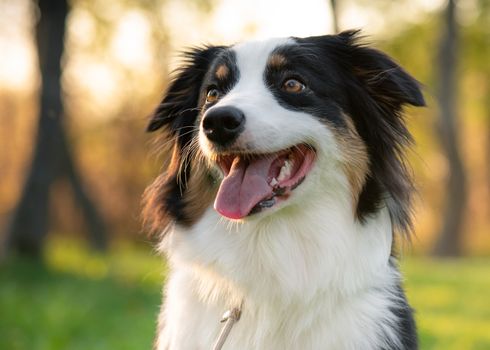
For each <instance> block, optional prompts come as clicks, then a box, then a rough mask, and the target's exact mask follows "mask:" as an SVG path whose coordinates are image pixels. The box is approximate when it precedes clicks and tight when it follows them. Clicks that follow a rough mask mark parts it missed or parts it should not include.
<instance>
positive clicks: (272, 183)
mask: <svg viewBox="0 0 490 350" xmlns="http://www.w3.org/2000/svg"><path fill="white" fill-rule="evenodd" d="M278 183H279V182H278V181H277V179H276V178H275V177H273V178H272V180H271V183H270V185H271V186H275V185H277V184H278Z"/></svg>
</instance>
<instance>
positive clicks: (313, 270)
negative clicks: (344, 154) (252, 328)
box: [162, 197, 396, 307]
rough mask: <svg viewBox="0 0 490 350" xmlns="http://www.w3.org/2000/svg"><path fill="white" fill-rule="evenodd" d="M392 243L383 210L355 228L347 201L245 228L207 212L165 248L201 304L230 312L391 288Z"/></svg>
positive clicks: (310, 204) (309, 206)
mask: <svg viewBox="0 0 490 350" xmlns="http://www.w3.org/2000/svg"><path fill="white" fill-rule="evenodd" d="M391 245H392V224H391V220H390V217H389V214H388V210H387V209H386V208H382V209H380V210H379V212H378V213H377V214H376V215H373V216H372V217H369V218H368V219H367V220H366V221H365V222H364V223H360V222H358V221H357V220H356V219H354V218H353V215H352V212H351V208H350V207H349V203H345V202H342V201H340V200H339V199H338V198H332V200H330V201H329V200H325V197H323V199H322V200H321V201H320V200H318V201H315V200H314V198H310V200H309V201H307V202H305V203H304V204H303V203H302V204H301V205H300V204H297V205H292V206H290V207H289V208H283V209H282V210H280V211H279V212H277V213H274V215H271V216H269V217H264V218H259V219H254V220H247V221H245V222H243V223H237V222H230V221H227V220H224V219H223V218H220V217H219V214H217V213H216V212H215V211H214V210H213V209H212V208H209V210H208V211H207V212H206V213H205V214H204V216H203V217H202V219H201V220H200V221H199V222H198V223H197V224H196V225H195V226H193V227H192V228H191V229H183V228H179V227H175V228H174V230H173V232H172V233H171V234H170V235H168V237H167V238H166V239H165V241H164V243H163V245H162V248H163V249H164V250H165V251H166V252H167V254H168V255H169V258H170V261H171V264H172V265H174V266H175V267H178V268H180V269H185V270H186V271H187V273H189V274H192V275H193V279H194V280H195V282H196V286H198V294H199V295H198V296H199V298H201V299H202V300H206V301H209V302H214V301H217V300H218V299H223V298H224V299H226V300H227V304H228V305H227V306H228V307H233V306H234V305H236V304H237V303H239V302H240V301H241V300H242V299H244V298H245V299H246V300H247V299H248V302H250V300H257V301H260V302H261V303H267V302H270V303H273V304H282V305H284V306H286V305H290V304H291V303H296V302H301V303H308V302H309V301H311V300H312V299H313V298H315V297H317V296H318V294H323V293H327V294H329V295H330V297H332V300H335V299H336V297H337V296H341V295H342V297H348V296H352V295H355V294H357V293H359V292H360V291H363V290H366V289H369V288H372V287H379V286H381V287H382V286H383V285H386V284H390V285H391V284H392V283H393V282H394V278H396V276H393V273H391V272H388V271H391V270H392V269H391V268H390V266H389V260H390V254H391Z"/></svg>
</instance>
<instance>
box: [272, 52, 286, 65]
mask: <svg viewBox="0 0 490 350" xmlns="http://www.w3.org/2000/svg"><path fill="white" fill-rule="evenodd" d="M286 63H287V59H286V57H284V56H283V55H281V54H278V53H274V54H272V55H271V57H269V61H268V65H269V66H270V67H272V68H282V67H284V66H285V65H286Z"/></svg>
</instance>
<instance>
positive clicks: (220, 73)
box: [215, 64, 230, 80]
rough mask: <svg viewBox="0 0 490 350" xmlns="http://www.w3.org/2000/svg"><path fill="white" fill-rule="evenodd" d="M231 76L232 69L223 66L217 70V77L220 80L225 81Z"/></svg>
mask: <svg viewBox="0 0 490 350" xmlns="http://www.w3.org/2000/svg"><path fill="white" fill-rule="evenodd" d="M228 74H230V68H228V67H227V66H226V65H225V64H222V65H220V66H219V67H218V69H216V73H215V76H216V78H218V79H220V80H225V79H226V78H227V77H228Z"/></svg>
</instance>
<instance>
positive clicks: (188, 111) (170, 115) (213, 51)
mask: <svg viewBox="0 0 490 350" xmlns="http://www.w3.org/2000/svg"><path fill="white" fill-rule="evenodd" d="M223 49H224V47H223V46H207V47H204V48H194V49H192V50H190V51H187V52H185V53H184V58H185V62H184V65H183V66H182V67H181V68H180V69H178V70H177V72H176V73H177V75H176V77H175V78H174V79H173V80H172V82H171V83H170V86H169V88H168V90H167V92H166V94H165V96H164V98H163V100H162V102H161V103H160V105H159V106H158V107H157V109H156V110H155V113H154V114H153V116H152V118H151V120H150V123H149V124H148V127H147V129H146V130H147V131H155V130H158V129H160V128H162V127H164V126H168V128H169V130H170V132H171V133H173V134H175V133H176V132H177V131H179V130H182V127H184V126H186V125H193V124H194V121H195V120H196V117H197V115H198V111H197V109H196V108H197V105H198V102H199V91H200V89H201V84H202V81H203V79H204V76H205V75H206V72H207V71H208V69H209V66H210V64H211V62H212V61H213V59H214V58H215V57H216V55H217V54H218V53H219V52H220V51H222V50H223ZM187 131H188V130H187ZM184 132H186V130H184Z"/></svg>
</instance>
